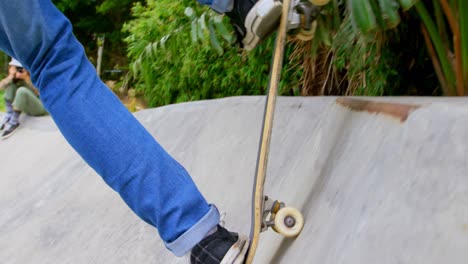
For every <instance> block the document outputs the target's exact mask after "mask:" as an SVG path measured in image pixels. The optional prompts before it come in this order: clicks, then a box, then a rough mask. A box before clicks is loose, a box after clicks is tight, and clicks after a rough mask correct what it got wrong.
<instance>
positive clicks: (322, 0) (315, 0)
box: [310, 0, 330, 6]
mask: <svg viewBox="0 0 468 264" xmlns="http://www.w3.org/2000/svg"><path fill="white" fill-rule="evenodd" d="M310 2H311V3H312V4H314V5H316V6H324V5H326V4H328V3H330V0H310Z"/></svg>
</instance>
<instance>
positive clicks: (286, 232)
mask: <svg viewBox="0 0 468 264" xmlns="http://www.w3.org/2000/svg"><path fill="white" fill-rule="evenodd" d="M302 227H304V217H303V216H302V214H301V212H299V210H297V209H295V208H292V207H283V208H281V209H280V210H279V211H278V213H277V214H276V216H275V226H274V228H273V230H275V231H276V232H278V233H279V234H281V235H283V236H285V237H296V236H298V235H299V233H301V231H302Z"/></svg>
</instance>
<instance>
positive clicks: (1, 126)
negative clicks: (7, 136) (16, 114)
mask: <svg viewBox="0 0 468 264" xmlns="http://www.w3.org/2000/svg"><path fill="white" fill-rule="evenodd" d="M8 121H10V118H5V119H4V120H3V123H2V124H1V125H0V131H2V130H3V129H4V128H5V127H6V124H7V123H8Z"/></svg>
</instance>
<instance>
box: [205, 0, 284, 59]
mask: <svg viewBox="0 0 468 264" xmlns="http://www.w3.org/2000/svg"><path fill="white" fill-rule="evenodd" d="M197 1H198V2H199V3H200V4H203V5H208V6H210V7H211V9H213V10H214V11H216V12H218V13H224V14H226V15H227V16H228V17H229V18H230V20H231V23H232V25H233V27H234V29H235V31H236V35H237V40H238V42H239V44H240V45H241V47H242V48H243V49H245V50H252V49H253V48H255V47H256V46H257V45H258V43H260V42H261V41H262V40H263V39H265V38H266V37H267V36H268V35H269V34H270V33H271V32H272V31H273V30H274V29H275V28H276V26H277V24H278V22H279V18H280V16H281V11H282V5H281V1H280V0H197Z"/></svg>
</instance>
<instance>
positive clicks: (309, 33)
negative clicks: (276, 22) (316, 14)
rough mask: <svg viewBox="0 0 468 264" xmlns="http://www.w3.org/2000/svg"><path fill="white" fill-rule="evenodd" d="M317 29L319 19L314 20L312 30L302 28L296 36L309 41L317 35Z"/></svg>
mask: <svg viewBox="0 0 468 264" xmlns="http://www.w3.org/2000/svg"><path fill="white" fill-rule="evenodd" d="M316 29H317V20H315V21H314V22H312V28H311V29H310V30H305V29H303V28H301V30H300V31H299V32H298V33H297V34H296V35H295V37H296V38H297V39H299V40H302V41H309V40H311V39H313V38H314V37H315V30H316Z"/></svg>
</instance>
